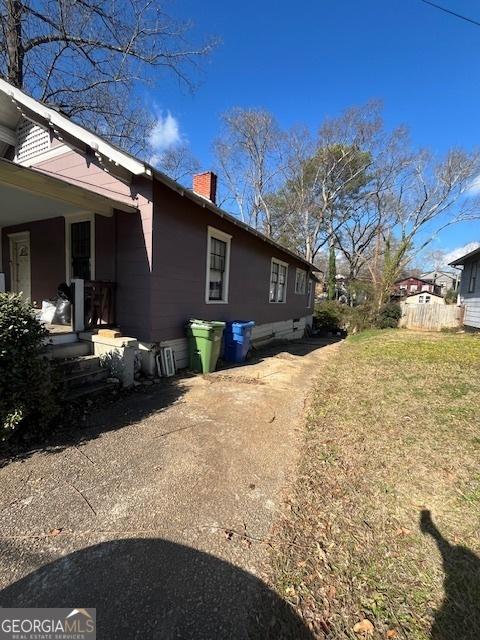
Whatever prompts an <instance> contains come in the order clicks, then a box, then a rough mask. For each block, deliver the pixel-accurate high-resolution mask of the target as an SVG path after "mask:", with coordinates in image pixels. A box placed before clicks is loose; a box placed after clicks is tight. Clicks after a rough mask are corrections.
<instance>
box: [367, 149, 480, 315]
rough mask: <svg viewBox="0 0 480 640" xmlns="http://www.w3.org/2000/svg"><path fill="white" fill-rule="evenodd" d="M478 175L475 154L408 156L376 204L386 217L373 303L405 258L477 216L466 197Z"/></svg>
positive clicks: (476, 200) (479, 156) (479, 157)
mask: <svg viewBox="0 0 480 640" xmlns="http://www.w3.org/2000/svg"><path fill="white" fill-rule="evenodd" d="M479 173H480V153H479V152H478V151H473V152H471V153H467V152H466V151H463V150H460V149H454V150H451V151H449V152H448V153H447V155H446V156H445V157H444V158H443V159H441V160H437V159H435V158H434V157H433V156H432V155H431V154H430V153H428V152H426V151H421V152H419V153H417V154H415V155H412V157H411V158H410V161H409V162H408V163H407V164H406V166H404V167H403V169H402V170H401V171H400V172H399V174H398V176H397V179H396V181H395V183H394V185H393V186H392V187H391V188H390V189H389V192H388V194H387V195H386V196H385V197H384V198H382V199H379V200H378V203H377V205H378V207H379V215H384V214H386V213H387V212H388V215H391V216H392V225H391V227H390V229H389V230H388V234H387V235H386V238H385V240H386V253H385V259H384V268H383V273H382V278H381V282H380V286H379V289H378V296H377V304H378V306H380V305H381V304H383V303H384V302H385V301H386V300H387V299H388V297H389V295H390V292H391V289H392V286H393V283H394V282H395V280H396V278H397V277H398V274H399V273H400V272H401V270H402V268H403V267H404V265H405V264H406V263H407V262H408V260H409V259H410V258H411V257H412V256H413V255H416V254H418V253H420V252H421V251H423V250H424V249H425V248H426V247H427V246H428V245H429V244H430V243H431V242H432V240H433V239H434V238H435V237H436V236H437V235H438V234H439V233H440V232H441V231H443V230H444V229H446V228H447V227H450V226H452V225H454V224H458V223H460V222H466V221H471V220H477V219H478V218H479V217H480V208H479V205H480V197H479V195H478V194H476V193H472V190H471V185H472V182H473V180H474V179H475V178H476V177H477V176H478V174H479Z"/></svg>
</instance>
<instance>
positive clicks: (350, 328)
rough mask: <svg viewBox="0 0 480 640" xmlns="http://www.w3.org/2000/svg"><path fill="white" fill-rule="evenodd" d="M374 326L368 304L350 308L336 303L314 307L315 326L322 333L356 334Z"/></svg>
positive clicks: (327, 302)
mask: <svg viewBox="0 0 480 640" xmlns="http://www.w3.org/2000/svg"><path fill="white" fill-rule="evenodd" d="M373 325H374V323H373V321H372V310H371V307H370V305H369V304H359V305H357V306H355V307H350V306H348V305H346V304H342V303H340V302H337V301H327V300H326V301H324V302H320V303H319V304H317V305H316V307H315V326H316V328H317V329H321V330H323V331H334V332H336V331H347V332H348V333H357V332H358V331H364V330H365V329H370V328H371V327H372V326H373Z"/></svg>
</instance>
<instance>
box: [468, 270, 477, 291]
mask: <svg viewBox="0 0 480 640" xmlns="http://www.w3.org/2000/svg"><path fill="white" fill-rule="evenodd" d="M477 269H478V262H472V265H471V267H470V281H469V283H468V293H474V292H475V287H476V286H477Z"/></svg>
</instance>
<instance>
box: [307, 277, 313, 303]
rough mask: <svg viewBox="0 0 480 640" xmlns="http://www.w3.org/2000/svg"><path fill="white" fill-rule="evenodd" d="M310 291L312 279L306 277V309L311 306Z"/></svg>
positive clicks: (311, 289)
mask: <svg viewBox="0 0 480 640" xmlns="http://www.w3.org/2000/svg"><path fill="white" fill-rule="evenodd" d="M312 291H313V282H312V279H311V278H309V279H308V287H307V309H309V308H310V307H311V306H312Z"/></svg>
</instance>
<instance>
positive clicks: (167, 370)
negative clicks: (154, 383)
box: [156, 347, 176, 378]
mask: <svg viewBox="0 0 480 640" xmlns="http://www.w3.org/2000/svg"><path fill="white" fill-rule="evenodd" d="M156 360H157V371H158V375H159V376H164V377H166V378H171V377H172V376H174V375H175V370H176V367H175V353H174V352H173V349H172V347H163V348H162V349H160V353H159V354H158V355H157V357H156Z"/></svg>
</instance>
